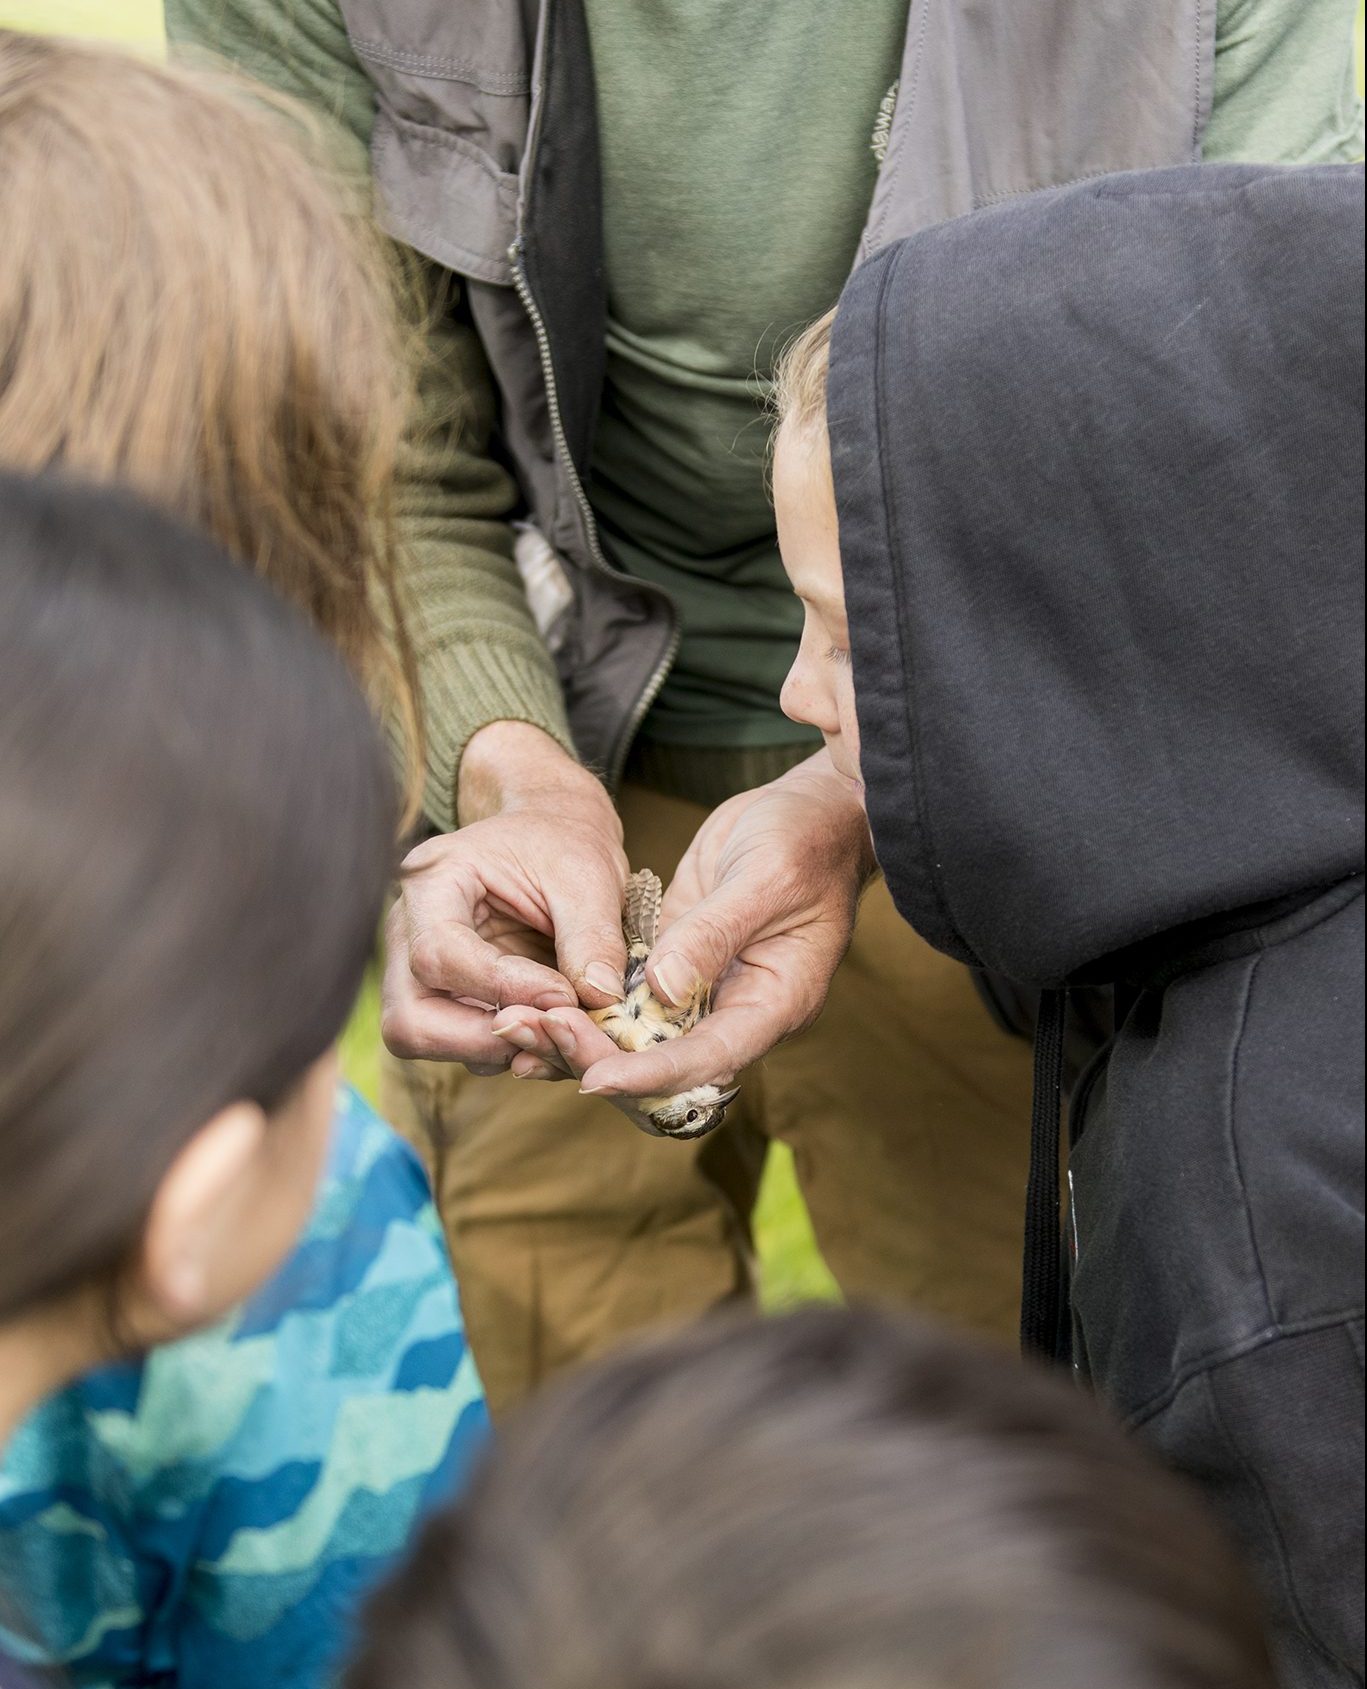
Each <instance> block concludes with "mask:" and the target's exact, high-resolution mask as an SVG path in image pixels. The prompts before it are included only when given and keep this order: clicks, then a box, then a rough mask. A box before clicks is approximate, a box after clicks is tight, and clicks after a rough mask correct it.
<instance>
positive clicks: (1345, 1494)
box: [1141, 1314, 1367, 1689]
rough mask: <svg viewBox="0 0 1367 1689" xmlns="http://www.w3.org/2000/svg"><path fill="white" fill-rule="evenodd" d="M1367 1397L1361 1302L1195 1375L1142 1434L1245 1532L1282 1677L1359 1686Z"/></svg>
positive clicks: (1298, 1687)
mask: <svg viewBox="0 0 1367 1689" xmlns="http://www.w3.org/2000/svg"><path fill="white" fill-rule="evenodd" d="M1363 1408H1364V1389H1363V1321H1362V1318H1361V1316H1360V1315H1357V1314H1354V1315H1353V1316H1351V1317H1346V1318H1344V1319H1341V1320H1339V1321H1337V1322H1336V1323H1333V1324H1330V1325H1325V1326H1322V1327H1319V1328H1317V1329H1315V1330H1311V1331H1305V1332H1298V1333H1294V1334H1289V1335H1282V1336H1278V1337H1275V1338H1272V1339H1271V1340H1270V1341H1268V1342H1266V1343H1264V1344H1262V1345H1261V1346H1260V1347H1258V1348H1256V1349H1254V1350H1252V1351H1251V1352H1249V1353H1246V1354H1242V1355H1239V1356H1237V1357H1235V1358H1233V1359H1231V1360H1227V1361H1224V1362H1222V1363H1221V1364H1219V1365H1216V1366H1213V1367H1211V1368H1210V1369H1209V1370H1208V1371H1205V1372H1202V1373H1200V1374H1198V1375H1197V1376H1196V1377H1194V1378H1192V1379H1190V1380H1189V1381H1188V1382H1187V1383H1186V1384H1185V1385H1184V1386H1183V1388H1182V1389H1181V1391H1180V1392H1179V1393H1178V1395H1177V1397H1176V1398H1175V1399H1174V1400H1173V1401H1172V1402H1171V1403H1170V1404H1169V1406H1168V1407H1166V1408H1165V1409H1164V1410H1163V1411H1162V1412H1161V1413H1160V1414H1158V1415H1157V1416H1155V1417H1154V1418H1153V1419H1152V1420H1150V1421H1149V1422H1148V1424H1147V1425H1146V1426H1144V1427H1143V1430H1142V1433H1141V1434H1142V1435H1143V1436H1144V1437H1145V1439H1146V1440H1148V1441H1151V1442H1153V1443H1155V1444H1156V1445H1157V1446H1158V1448H1159V1449H1160V1451H1161V1452H1162V1453H1163V1454H1164V1455H1165V1456H1166V1457H1167V1459H1168V1460H1169V1461H1171V1462H1172V1463H1173V1464H1174V1465H1176V1466H1177V1467H1179V1468H1180V1469H1181V1470H1183V1471H1185V1472H1187V1473H1188V1474H1190V1475H1191V1476H1193V1477H1195V1478H1196V1479H1198V1480H1199V1481H1200V1482H1201V1483H1202V1485H1203V1486H1204V1488H1205V1489H1206V1490H1207V1492H1208V1493H1209V1494H1210V1496H1211V1498H1212V1499H1213V1500H1214V1501H1215V1503H1216V1504H1217V1506H1218V1507H1219V1508H1220V1510H1221V1511H1222V1512H1223V1514H1224V1517H1225V1520H1226V1523H1227V1524H1228V1525H1229V1527H1230V1529H1231V1530H1232V1531H1233V1533H1234V1534H1235V1536H1236V1538H1237V1540H1238V1541H1239V1543H1240V1544H1241V1545H1242V1547H1243V1549H1244V1552H1245V1554H1246V1556H1247V1558H1248V1560H1249V1563H1250V1565H1251V1566H1252V1569H1253V1572H1254V1574H1255V1576H1256V1577H1257V1578H1258V1580H1259V1581H1260V1583H1261V1585H1262V1589H1263V1593H1264V1596H1265V1598H1266V1600H1267V1602H1268V1608H1269V1617H1270V1622H1271V1628H1272V1635H1273V1645H1274V1650H1275V1653H1276V1656H1277V1663H1278V1667H1279V1678H1278V1681H1279V1682H1280V1683H1282V1684H1283V1685H1284V1689H1362V1684H1363V1674H1364V1669H1367V1668H1365V1667H1364V1624H1363V1601H1362V1590H1363V1578H1364V1570H1365V1568H1364V1551H1363V1529H1362V1496H1363V1483H1364V1459H1363Z"/></svg>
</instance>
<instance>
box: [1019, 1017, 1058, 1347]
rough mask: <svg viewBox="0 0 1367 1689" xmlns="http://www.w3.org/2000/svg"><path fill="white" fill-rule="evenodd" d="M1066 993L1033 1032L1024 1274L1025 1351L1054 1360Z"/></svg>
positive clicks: (1056, 1321)
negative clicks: (1032, 1094) (1033, 1049)
mask: <svg viewBox="0 0 1367 1689" xmlns="http://www.w3.org/2000/svg"><path fill="white" fill-rule="evenodd" d="M1067 1015H1068V993H1067V991H1046V992H1044V994H1043V995H1042V997H1041V998H1040V1006H1039V1019H1038V1021H1037V1022H1036V1026H1035V1105H1034V1112H1033V1115H1032V1118H1031V1123H1030V1184H1029V1187H1028V1190H1027V1192H1026V1198H1025V1268H1024V1278H1023V1282H1022V1287H1021V1349H1022V1351H1023V1352H1024V1353H1025V1354H1027V1355H1035V1356H1043V1357H1044V1358H1045V1359H1047V1360H1056V1359H1058V1358H1059V1356H1060V1353H1061V1352H1066V1348H1067V1342H1068V1335H1069V1334H1068V1333H1067V1331H1066V1329H1065V1326H1066V1324H1067V1322H1068V1320H1069V1317H1070V1316H1069V1314H1068V1310H1067V1307H1066V1302H1067V1296H1066V1292H1065V1289H1064V1272H1063V1238H1062V1228H1061V1222H1060V1202H1059V1194H1060V1193H1059V1118H1060V1115H1061V1113H1062V1105H1063V1033H1064V1024H1065V1022H1066V1020H1067Z"/></svg>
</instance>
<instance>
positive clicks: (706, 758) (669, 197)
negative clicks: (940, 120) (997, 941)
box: [166, 0, 1362, 825]
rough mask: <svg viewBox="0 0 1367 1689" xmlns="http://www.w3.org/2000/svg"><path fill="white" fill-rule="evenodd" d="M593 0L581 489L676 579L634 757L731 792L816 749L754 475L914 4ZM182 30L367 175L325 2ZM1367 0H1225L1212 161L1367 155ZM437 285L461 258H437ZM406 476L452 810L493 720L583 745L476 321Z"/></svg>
mask: <svg viewBox="0 0 1367 1689" xmlns="http://www.w3.org/2000/svg"><path fill="white" fill-rule="evenodd" d="M859 5H860V8H861V21H862V22H863V25H864V27H863V28H862V29H861V30H859V31H856V30H854V29H852V28H850V17H851V11H850V8H848V7H846V6H844V5H841V6H835V5H831V4H829V0H812V3H810V4H808V5H806V6H797V5H793V4H785V5H779V4H776V3H774V0H765V3H752V4H749V5H746V6H738V5H736V4H734V0H651V4H649V5H648V6H647V5H641V6H636V5H622V4H621V3H620V0H587V4H586V9H587V13H588V20H589V27H590V31H591V35H592V41H593V49H594V56H595V62H596V64H597V67H598V81H599V99H600V122H601V129H602V145H603V155H604V185H605V237H606V261H607V278H608V295H609V318H610V321H609V340H608V381H607V388H606V391H605V394H604V404H603V414H602V422H601V425H600V429H599V434H598V438H597V442H596V447H595V453H594V462H593V474H592V485H591V495H592V498H593V501H594V504H595V508H596V510H597V512H598V514H599V516H600V519H601V523H602V527H603V531H604V536H605V539H606V542H607V544H608V546H609V548H610V550H611V552H612V554H613V556H614V559H615V561H616V562H617V563H618V564H619V565H620V566H621V567H623V568H626V569H627V570H629V571H631V572H634V573H637V574H640V575H643V576H648V577H649V578H650V579H652V580H655V581H658V582H660V583H661V584H663V585H665V586H666V587H668V588H669V590H670V591H671V593H672V594H673V596H674V598H675V600H676V602H677V604H678V607H679V610H680V614H681V620H682V624H683V629H684V639H683V644H682V647H681V650H680V655H679V661H678V664H677V666H676V668H675V670H674V673H673V676H672V677H671V680H670V682H669V683H668V684H667V686H666V687H665V689H664V691H663V692H662V694H661V696H660V699H659V702H658V704H657V705H656V708H655V709H654V711H652V713H651V716H650V717H649V718H648V720H647V724H646V727H645V731H644V739H645V741H646V743H645V747H644V751H643V756H642V757H641V758H638V762H637V769H638V772H639V771H640V770H641V769H642V767H644V768H645V770H646V772H647V774H648V775H649V776H650V777H653V778H654V779H655V780H657V781H658V782H659V783H661V784H665V785H667V786H672V787H673V788H674V789H675V790H677V791H679V792H680V793H681V795H692V796H696V797H699V798H702V799H704V800H706V801H715V800H716V799H717V798H719V797H720V796H723V795H725V793H726V792H727V791H730V790H736V789H740V788H742V787H743V786H745V785H748V784H751V783H754V782H756V781H758V780H760V779H763V778H766V777H768V776H769V775H771V774H772V773H774V772H777V771H778V770H779V769H780V768H781V767H782V766H784V765H785V764H786V763H787V762H789V761H790V760H792V759H793V758H794V757H796V756H797V755H800V754H802V750H803V745H802V743H800V742H795V741H800V738H801V736H800V734H799V732H798V730H796V729H794V728H793V727H792V726H791V724H789V723H787V722H786V721H785V720H784V719H783V717H782V715H781V714H780V712H779V709H778V688H779V684H780V682H781V680H782V677H783V674H784V673H785V672H786V669H787V666H788V662H789V660H790V657H791V654H792V651H793V649H794V646H795V642H796V638H797V630H798V623H799V617H798V614H797V607H796V604H795V603H794V601H793V600H792V599H791V597H790V595H789V593H788V591H787V587H786V583H785V581H784V577H783V573H782V569H781V565H780V563H779V558H778V551H777V546H776V543H775V539H774V531H773V518H772V512H771V511H770V508H769V503H768V497H767V492H766V487H765V478H764V460H765V445H766V425H765V414H764V405H765V399H766V397H767V386H768V378H769V376H770V374H771V372H772V363H773V359H774V356H775V354H776V353H777V351H778V350H779V348H780V347H781V346H782V344H783V342H784V340H785V339H786V338H787V337H788V336H789V335H790V334H791V333H792V332H793V330H795V329H796V328H798V327H799V326H801V325H802V324H803V323H804V322H806V321H807V320H809V319H810V318H812V317H814V316H816V315H817V314H819V313H820V312H821V311H823V310H825V309H826V308H827V307H828V306H829V305H830V304H832V303H833V302H834V299H835V297H836V295H837V294H838V292H839V289H840V285H841V282H842V281H843V279H844V276H845V274H846V273H847V271H848V269H849V267H850V264H851V262H852V261H853V258H854V253H855V248H856V246H857V244H858V240H859V236H860V232H861V230H862V227H863V222H864V216H865V212H866V210H867V205H868V201H869V197H870V195H871V193H872V190H873V184H874V178H875V174H876V169H877V161H876V158H875V156H874V150H873V142H874V135H875V130H876V129H877V127H878V123H879V116H880V106H881V105H882V102H883V100H884V97H885V96H886V94H887V93H888V90H889V88H890V86H891V84H892V83H893V81H894V80H895V78H896V75H897V69H898V63H899V60H900V54H901V47H902V40H903V36H904V33H905V22H906V11H907V0H859ZM166 9H167V25H168V31H169V33H170V36H171V39H172V41H173V42H192V43H195V44H197V45H200V46H207V47H210V48H212V49H214V50H216V51H218V52H220V53H222V54H224V55H226V56H227V57H229V58H231V59H234V60H236V61H237V62H238V63H239V64H240V65H242V66H243V68H244V69H246V70H248V71H250V72H251V73H253V74H254V75H257V76H259V77H261V78H262V79H263V80H264V81H266V82H268V83H271V84H273V85H274V86H276V87H278V88H281V89H283V90H284V91H285V92H287V93H290V94H293V95H295V96H297V97H300V98H302V99H304V100H305V101H307V102H309V103H310V104H312V105H313V106H315V107H317V108H321V109H322V110H323V111H324V112H327V113H328V114H330V115H331V116H332V117H334V118H335V119H336V120H337V122H338V125H339V127H340V129H341V131H342V134H343V139H342V140H341V141H340V142H339V145H340V146H341V147H342V148H343V149H344V150H345V153H346V157H347V160H348V163H349V165H350V167H351V168H352V169H354V170H355V171H356V172H357V173H358V174H361V175H363V174H364V173H365V171H366V169H367V162H366V155H367V148H368V143H369V135H370V128H371V123H372V117H373V93H372V89H371V85H370V82H369V80H368V79H367V77H366V75H365V72H364V71H363V70H362V69H361V67H360V65H359V64H358V63H357V61H356V59H355V57H354V55H353V54H352V52H351V49H350V46H349V44H348V41H347V37H346V32H345V29H344V27H343V24H342V19H341V16H340V14H339V12H338V10H337V7H336V4H335V0H288V3H286V0H167V8H166ZM1353 11H1354V8H1353V4H1352V0H1220V11H1219V18H1218V34H1217V60H1216V87H1215V110H1214V114H1213V117H1212V120H1211V125H1210V129H1209V132H1208V136H1207V144H1206V156H1207V157H1208V158H1212V159H1230V160H1233V159H1251V160H1274V161H1275V160H1279V161H1285V162H1307V161H1317V162H1318V161H1325V160H1335V159H1338V160H1341V159H1348V158H1353V157H1360V156H1361V152H1362V110H1361V106H1360V103H1359V101H1358V99H1357V96H1356V91H1355V86H1354V75H1353V51H1352V23H1353ZM427 279H428V282H429V285H430V287H431V289H432V291H433V294H434V297H435V296H440V295H441V294H442V293H443V292H444V291H448V290H449V291H451V292H452V294H453V298H454V299H455V303H456V304H457V305H458V295H457V294H456V284H455V283H454V282H453V280H452V278H450V277H448V276H445V275H443V274H440V273H438V272H437V271H436V270H435V269H434V268H433V267H429V268H428V270H427ZM430 352H431V355H430V357H429V358H428V360H427V367H426V369H425V372H424V377H423V389H422V416H421V418H420V426H419V427H418V428H416V429H415V431H414V436H413V440H412V443H411V444H410V446H409V447H408V450H407V455H406V460H405V464H404V471H403V480H402V488H401V494H400V500H399V511H400V522H401V539H402V541H403V548H404V556H405V560H406V567H407V569H408V571H409V576H410V582H411V598H412V600H413V602H414V604H415V606H416V611H417V614H416V624H417V625H416V628H415V633H416V637H417V643H418V647H419V658H420V663H421V670H422V675H423V691H424V704H425V710H426V716H427V724H428V735H429V743H428V776H429V778H428V785H427V794H426V804H427V809H428V813H429V814H430V815H431V816H432V818H433V819H434V820H435V821H437V822H439V823H441V824H443V825H445V824H449V823H450V821H451V819H452V808H453V794H454V789H455V776H456V771H457V769H458V767H459V760H460V755H461V752H462V750H463V748H464V746H465V744H466V742H467V741H468V739H469V738H470V736H471V735H472V734H473V733H474V732H476V731H477V730H478V729H479V728H480V727H482V726H484V725H485V724H486V723H488V722H491V721H497V720H503V719H512V720H521V721H531V722H534V723H536V724H538V725H539V726H541V727H544V728H545V729H546V730H547V731H548V732H550V733H552V734H553V735H554V736H555V737H556V738H558V739H559V740H560V741H561V742H562V743H564V744H566V745H568V743H569V734H568V729H567V726H566V723H565V718H564V711H563V707H562V705H561V702H560V696H559V690H558V686H557V682H556V678H555V673H554V670H553V668H552V665H551V662H550V659H549V657H548V656H547V654H546V652H545V650H544V649H543V647H542V645H541V643H540V641H539V640H538V638H537V635H536V633H535V630H534V628H533V626H532V623H531V619H530V616H529V614H528V612H527V609H526V606H525V603H524V600H523V594H522V587H521V582H520V578H519V576H518V575H517V572H516V570H515V567H514V565H513V563H512V547H511V537H510V533H509V530H508V527H507V521H506V518H507V516H508V513H509V512H510V511H511V510H512V509H513V508H514V506H515V504H516V491H515V489H514V487H513V485H512V484H511V482H510V480H509V478H508V476H507V473H506V472H505V471H504V470H503V469H502V468H501V467H499V466H498V465H497V464H496V463H495V461H494V458H493V456H492V454H491V452H490V450H489V444H490V436H491V432H492V429H493V427H494V422H495V404H494V398H493V393H492V389H491V384H490V379H489V375H488V371H487V368H486V366H485V363H484V359H483V355H482V353H481V350H480V347H479V343H478V339H477V337H476V335H475V333H474V330H473V328H471V327H470V325H469V323H468V321H467V320H465V319H464V318H463V317H462V316H461V314H460V312H459V309H455V310H452V311H447V312H444V313H442V314H441V315H440V316H439V317H438V318H437V319H436V326H435V327H434V328H433V330H432V331H431V334H430Z"/></svg>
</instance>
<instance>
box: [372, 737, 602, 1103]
mask: <svg viewBox="0 0 1367 1689" xmlns="http://www.w3.org/2000/svg"><path fill="white" fill-rule="evenodd" d="M458 796H459V810H460V818H461V821H462V823H463V825H462V827H461V830H460V831H459V832H458V833H450V834H446V835H444V836H442V837H440V838H435V839H429V840H427V841H426V842H425V843H423V844H421V845H419V846H418V847H417V848H416V849H415V850H414V851H412V852H410V854H409V856H408V858H407V860H406V861H405V862H404V865H403V868H402V870H401V874H400V895H399V899H398V901H397V902H396V903H395V905H394V908H393V910H392V912H391V914H390V918H389V923H388V927H387V932H386V939H387V963H386V968H385V980H384V993H383V995H384V1002H383V1016H382V1021H381V1030H382V1033H383V1036H384V1040H385V1043H386V1044H387V1045H388V1046H389V1048H390V1049H391V1050H392V1051H393V1052H394V1053H395V1055H398V1056H405V1057H409V1058H422V1059H426V1060H431V1061H459V1062H464V1063H465V1065H466V1066H467V1067H469V1068H470V1069H471V1071H472V1072H476V1073H486V1074H487V1073H501V1072H503V1071H505V1070H506V1069H508V1068H509V1067H510V1066H511V1067H514V1069H515V1070H516V1071H518V1072H519V1073H520V1074H523V1075H528V1074H529V1073H531V1072H536V1073H538V1074H539V1073H540V1072H541V1070H542V1069H543V1068H546V1067H547V1064H549V1063H551V1062H554V1061H557V1060H558V1051H557V1049H556V1046H555V1044H554V1043H553V1041H552V1040H551V1039H550V1038H549V1036H548V1035H546V1034H545V1033H543V1032H541V1031H540V1030H538V1029H537V1026H535V1025H533V1026H531V1027H529V1030H528V1031H527V1032H526V1033H525V1034H518V1036H517V1038H516V1039H515V1040H512V1041H510V1039H509V1038H508V1037H506V1036H503V1037H500V1036H498V1035H496V1034H495V1032H494V1026H495V1023H496V1021H497V1020H498V1011H499V1010H501V1009H504V1008H506V1007H507V1006H508V1005H511V1004H525V1005H529V1006H531V1007H533V1008H535V1009H538V1010H549V1009H553V1008H555V1007H557V1006H565V1007H571V1006H573V1007H577V1006H578V1005H579V1004H581V1003H586V1004H588V1005H589V1006H590V1007H594V1008H600V1007H604V1006H606V1005H607V1004H608V1003H610V1002H611V1001H613V999H614V997H616V996H620V994H621V989H622V970H623V966H624V964H625V961H626V947H625V943H624V940H623V937H622V921H621V911H622V890H623V886H624V885H625V882H626V875H627V862H626V856H625V854H624V853H623V850H622V828H621V823H620V821H619V820H618V818H617V813H616V811H615V810H614V808H613V806H612V802H611V799H610V798H609V797H608V795H607V793H606V792H605V791H604V790H603V787H602V786H601V785H600V783H599V782H598V781H597V780H596V779H595V778H594V777H593V775H591V774H589V773H588V772H587V771H586V770H585V769H583V768H581V767H580V766H579V765H578V764H577V763H576V762H574V761H573V760H572V759H571V758H570V757H568V756H567V755H566V754H565V752H564V751H562V750H561V749H560V747H559V746H558V745H557V744H556V743H555V741H554V740H552V739H551V738H550V737H549V736H548V735H547V734H545V733H543V732H541V730H540V729H539V728H536V727H531V726H529V725H527V724H525V723H521V722H496V723H493V724H492V725H491V726H489V727H486V728H484V729H482V730H481V731H480V732H479V733H477V734H476V735H475V737H474V738H473V739H472V740H471V741H470V744H469V746H468V747H467V749H466V753H465V756H464V759H463V760H462V763H461V775H460V791H459V794H458Z"/></svg>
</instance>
